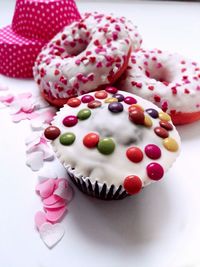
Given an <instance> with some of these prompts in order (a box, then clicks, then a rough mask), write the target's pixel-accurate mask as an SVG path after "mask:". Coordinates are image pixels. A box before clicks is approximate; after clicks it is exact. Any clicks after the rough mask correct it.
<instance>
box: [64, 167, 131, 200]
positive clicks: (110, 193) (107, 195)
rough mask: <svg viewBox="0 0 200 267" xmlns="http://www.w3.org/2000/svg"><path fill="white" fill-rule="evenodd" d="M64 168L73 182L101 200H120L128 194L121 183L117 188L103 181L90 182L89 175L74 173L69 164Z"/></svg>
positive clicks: (84, 191) (86, 192)
mask: <svg viewBox="0 0 200 267" xmlns="http://www.w3.org/2000/svg"><path fill="white" fill-rule="evenodd" d="M66 169H67V173H68V175H69V177H70V178H71V180H72V181H73V183H74V184H75V185H76V186H77V187H78V188H79V190H80V191H82V192H83V193H85V194H87V195H90V196H92V197H95V198H99V199H103V200H120V199H123V198H125V197H127V196H129V195H128V194H127V192H126V191H125V190H124V189H123V188H122V186H121V185H120V186H119V187H118V188H116V186H115V185H111V186H110V187H108V186H107V185H106V184H105V183H104V184H100V183H99V182H98V181H96V182H95V183H94V184H92V183H91V181H90V178H89V177H84V176H81V175H80V174H79V175H76V173H75V169H72V168H71V167H69V166H67V167H66Z"/></svg>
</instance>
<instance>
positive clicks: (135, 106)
mask: <svg viewBox="0 0 200 267" xmlns="http://www.w3.org/2000/svg"><path fill="white" fill-rule="evenodd" d="M134 109H139V110H142V111H144V109H143V107H142V106H140V105H138V104H133V105H131V106H130V107H129V108H128V111H131V110H134Z"/></svg>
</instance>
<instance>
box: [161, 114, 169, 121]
mask: <svg viewBox="0 0 200 267" xmlns="http://www.w3.org/2000/svg"><path fill="white" fill-rule="evenodd" d="M159 119H160V120H161V121H170V120H171V117H170V116H169V115H168V114H167V113H165V112H159Z"/></svg>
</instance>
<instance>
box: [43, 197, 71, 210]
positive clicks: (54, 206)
mask: <svg viewBox="0 0 200 267" xmlns="http://www.w3.org/2000/svg"><path fill="white" fill-rule="evenodd" d="M43 204H44V202H43ZM64 206H66V201H65V200H64V199H60V200H59V201H57V202H56V203H54V204H51V205H47V204H44V206H43V207H44V209H45V210H46V209H48V210H51V209H59V208H62V207H64Z"/></svg>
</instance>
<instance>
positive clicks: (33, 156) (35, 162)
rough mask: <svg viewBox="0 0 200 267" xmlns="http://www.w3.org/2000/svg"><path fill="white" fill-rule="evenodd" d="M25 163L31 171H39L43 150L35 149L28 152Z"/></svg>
mask: <svg viewBox="0 0 200 267" xmlns="http://www.w3.org/2000/svg"><path fill="white" fill-rule="evenodd" d="M26 165H27V166H29V167H30V168H31V169H32V171H39V169H41V168H42V166H43V152H42V151H36V152H33V153H30V154H28V156H27V160H26Z"/></svg>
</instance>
